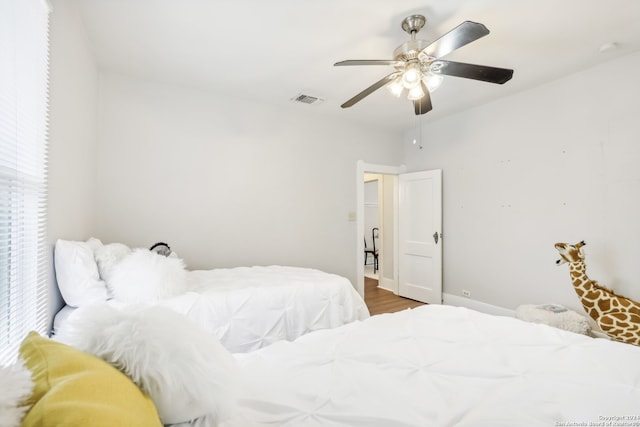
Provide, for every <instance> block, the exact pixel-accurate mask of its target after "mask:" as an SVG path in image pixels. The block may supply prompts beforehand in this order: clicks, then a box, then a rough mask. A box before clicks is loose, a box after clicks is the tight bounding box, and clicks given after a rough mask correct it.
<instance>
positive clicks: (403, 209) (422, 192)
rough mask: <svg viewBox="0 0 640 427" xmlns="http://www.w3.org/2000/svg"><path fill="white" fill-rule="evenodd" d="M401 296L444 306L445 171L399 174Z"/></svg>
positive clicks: (399, 272) (399, 270)
mask: <svg viewBox="0 0 640 427" xmlns="http://www.w3.org/2000/svg"><path fill="white" fill-rule="evenodd" d="M398 210H399V212H398V214H399V224H398V227H399V233H398V234H399V236H398V246H399V248H398V249H399V260H398V281H399V286H398V291H399V294H400V296H402V297H406V298H411V299H414V300H417V301H422V302H426V303H430V304H441V303H442V171H441V170H433V171H423V172H413V173H407V174H400V175H399V206H398Z"/></svg>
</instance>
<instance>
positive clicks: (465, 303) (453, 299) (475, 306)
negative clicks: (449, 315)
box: [442, 293, 516, 317]
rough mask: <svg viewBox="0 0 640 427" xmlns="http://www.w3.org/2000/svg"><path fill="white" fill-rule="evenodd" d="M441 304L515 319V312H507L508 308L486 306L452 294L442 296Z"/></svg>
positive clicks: (483, 303)
mask: <svg viewBox="0 0 640 427" xmlns="http://www.w3.org/2000/svg"><path fill="white" fill-rule="evenodd" d="M442 302H443V304H448V305H455V306H458V307H466V308H470V309H472V310H476V311H480V312H482V313H487V314H494V315H497V316H507V317H515V316H516V312H515V310H509V309H508V308H504V307H499V306H497V305H491V304H487V303H485V302H481V301H476V300H473V299H471V298H466V297H460V296H457V295H453V294H446V293H443V294H442Z"/></svg>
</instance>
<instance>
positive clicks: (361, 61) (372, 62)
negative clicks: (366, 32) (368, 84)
mask: <svg viewBox="0 0 640 427" xmlns="http://www.w3.org/2000/svg"><path fill="white" fill-rule="evenodd" d="M403 64H404V61H395V60H393V59H348V60H346V61H340V62H336V63H335V64H333V66H334V67H339V66H342V65H393V66H394V67H396V66H400V65H403Z"/></svg>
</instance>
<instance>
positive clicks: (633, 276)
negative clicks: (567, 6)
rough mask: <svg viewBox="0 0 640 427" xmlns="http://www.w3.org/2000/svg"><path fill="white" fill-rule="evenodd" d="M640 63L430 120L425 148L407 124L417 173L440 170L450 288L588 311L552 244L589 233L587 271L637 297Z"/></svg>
mask: <svg viewBox="0 0 640 427" xmlns="http://www.w3.org/2000/svg"><path fill="white" fill-rule="evenodd" d="M638 70H640V53H636V54H633V55H630V56H626V57H623V58H622V59H618V60H615V61H611V62H609V63H605V64H603V65H601V66H598V67H596V68H592V69H588V70H585V71H583V72H581V73H579V74H575V75H572V76H569V77H567V78H563V79H561V80H557V81H554V82H551V83H548V84H546V85H544V86H540V87H538V88H535V89H533V90H530V91H527V92H524V93H520V94H517V95H515V96H511V97H508V98H504V99H502V100H500V101H498V102H495V103H492V104H490V105H486V106H483V107H479V108H475V109H473V110H470V111H467V112H463V113H460V114H457V115H455V116H452V117H449V118H445V119H442V120H439V121H437V122H434V123H432V124H428V125H425V126H424V128H423V131H422V135H423V137H424V138H425V139H424V149H423V150H418V149H417V148H416V147H415V146H413V145H412V144H411V137H412V134H411V132H407V134H406V135H405V142H404V149H405V163H406V165H407V167H408V169H409V170H411V171H415V170H421V169H436V168H442V169H443V189H444V217H443V218H444V220H443V227H444V240H443V242H444V292H445V293H448V294H451V295H454V296H460V295H461V291H462V289H467V290H469V291H471V297H472V299H475V300H477V301H480V302H483V303H487V304H492V305H496V306H500V307H504V308H510V309H513V308H515V307H517V305H519V304H523V303H544V302H556V303H562V304H566V305H568V306H570V307H572V308H574V309H581V306H580V303H579V300H578V298H577V297H576V295H575V292H574V291H573V287H572V285H571V282H570V279H569V273H568V267H567V266H566V265H564V266H560V267H557V266H556V265H555V263H554V262H555V260H556V259H557V258H558V257H557V252H556V250H555V249H554V248H553V244H554V243H555V242H558V241H565V242H570V243H575V242H578V241H580V240H582V239H584V240H585V241H586V242H587V246H586V247H585V250H586V262H587V273H588V274H589V275H590V277H591V278H592V279H596V280H599V281H600V282H601V283H602V284H604V285H607V286H609V287H613V288H614V289H615V290H616V291H618V292H619V293H621V294H624V295H626V296H628V297H631V298H634V299H636V300H640V280H639V278H640V263H639V262H638V259H639V258H640V250H639V249H638V246H637V245H638V243H639V242H638V238H639V237H640V220H639V218H640V168H639V167H638V162H639V161H640V144H639V143H638V137H639V135H640V120H639V119H638V118H639V117H640V104H639V103H638V99H639V97H640V85H638V80H637V74H638ZM514 79H517V70H516V73H515V77H514ZM444 84H446V81H445V83H444ZM507 84H508V83H507ZM436 95H437V94H436ZM445 301H446V299H445Z"/></svg>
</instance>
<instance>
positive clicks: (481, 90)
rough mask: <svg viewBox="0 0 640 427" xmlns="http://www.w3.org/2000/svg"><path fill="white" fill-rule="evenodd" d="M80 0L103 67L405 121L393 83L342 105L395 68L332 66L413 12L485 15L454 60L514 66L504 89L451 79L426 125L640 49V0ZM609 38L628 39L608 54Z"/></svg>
mask: <svg viewBox="0 0 640 427" xmlns="http://www.w3.org/2000/svg"><path fill="white" fill-rule="evenodd" d="M75 1H77V2H78V4H79V6H80V11H81V14H82V17H83V19H84V21H85V25H86V31H87V35H88V37H89V40H90V44H91V46H92V48H93V50H94V55H95V58H96V60H97V62H98V64H99V66H100V67H101V68H102V69H105V70H110V71H115V72H118V73H124V74H130V75H132V76H134V77H140V78H144V79H151V80H156V81H163V82H168V83H177V84H181V85H189V86H193V87H196V88H201V89H203V90H207V91H209V92H210V93H211V94H212V96H215V95H216V94H219V95H222V96H228V95H233V96H236V97H240V98H246V99H248V100H253V101H256V102H259V103H263V104H266V105H267V106H268V105H282V104H287V103H290V102H291V101H290V99H291V98H293V97H295V96H296V95H297V94H299V93H301V92H302V93H304V94H308V95H312V96H316V97H320V98H322V99H324V102H323V103H321V104H314V105H306V104H299V105H296V106H295V108H305V109H315V110H316V111H317V112H318V114H333V115H339V116H342V117H344V118H347V119H350V120H356V121H360V122H363V123H370V124H372V125H375V126H385V127H388V128H389V129H394V130H402V129H406V128H407V127H410V126H413V125H414V123H415V116H414V115H413V108H412V104H411V102H410V101H408V100H406V99H396V98H394V97H392V96H391V95H390V94H389V93H388V92H387V91H386V90H384V89H381V90H379V91H377V92H376V93H374V94H372V95H370V96H369V97H367V98H365V99H364V100H362V101H361V102H360V103H358V104H356V105H355V106H353V107H351V108H349V109H341V108H340V104H342V103H343V102H344V101H346V100H347V99H349V98H351V97H352V96H353V95H355V94H356V93H358V92H360V91H361V90H363V89H364V88H366V87H367V86H369V85H371V84H373V83H374V82H375V81H377V80H379V79H380V78H382V77H383V76H385V75H387V74H388V73H389V72H390V71H391V70H392V68H391V67H385V66H382V67H380V66H368V67H334V66H333V64H334V63H335V62H337V61H340V60H345V59H392V52H393V50H394V49H395V48H396V47H397V46H398V45H400V44H401V43H403V42H405V41H406V40H408V38H409V37H408V35H407V34H406V33H405V32H404V31H403V30H402V29H401V27H400V25H401V22H402V20H403V19H404V18H405V17H406V16H408V15H411V14H414V13H419V14H422V15H424V16H425V17H426V18H427V25H426V26H425V28H424V29H423V30H422V31H421V32H420V33H419V38H422V39H427V40H435V39H436V38H438V37H439V36H440V35H442V34H444V33H446V32H447V31H449V30H451V29H452V28H453V27H455V26H457V25H458V24H460V23H461V22H463V21H466V20H470V21H475V22H480V23H482V24H484V25H485V26H487V28H488V29H489V30H490V31H491V34H489V35H488V36H486V37H484V38H482V39H480V40H477V41H475V42H473V43H471V44H469V45H467V46H465V47H462V48H460V49H459V50H456V51H455V52H453V53H452V54H450V55H448V56H447V57H446V59H451V60H455V61H460V62H470V63H476V64H482V65H491V66H496V67H502V68H512V69H514V70H515V72H514V77H513V79H512V80H511V81H509V82H507V83H506V84H504V85H502V86H501V85H494V84H490V83H483V82H478V81H473V80H467V79H461V78H456V77H445V81H444V82H443V84H442V86H441V87H440V89H439V90H438V91H437V92H435V93H434V94H433V95H432V102H433V111H431V112H429V113H427V114H426V115H425V116H423V117H422V120H423V121H424V122H425V123H426V122H428V121H432V120H435V119H438V118H441V117H443V116H445V115H447V114H451V113H453V112H457V111H460V110H462V109H467V108H471V107H473V106H476V105H479V104H482V103H486V102H490V101H492V100H494V99H497V98H500V97H504V96H507V95H509V94H511V93H514V92H518V91H522V90H525V89H528V88H531V87H535V86H537V85H540V84H541V83H543V82H547V81H550V80H554V79H557V78H559V77H562V76H564V75H567V74H571V73H574V72H577V71H580V70H581V69H584V68H588V67H591V66H594V65H596V64H599V63H602V62H605V61H608V60H611V59H613V58H616V57H619V56H621V55H626V54H629V53H631V52H634V51H636V50H638V49H640V1H638V0H607V1H604V0H535V1H532V0H526V1H525V0H431V1H419V0H75ZM605 43H616V45H617V48H615V49H611V50H608V51H606V52H600V47H601V46H602V45H604V44H605ZM603 80H604V81H606V76H603ZM602 85H603V82H594V85H593V88H592V90H599V88H600V87H602ZM549 102H553V100H549Z"/></svg>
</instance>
